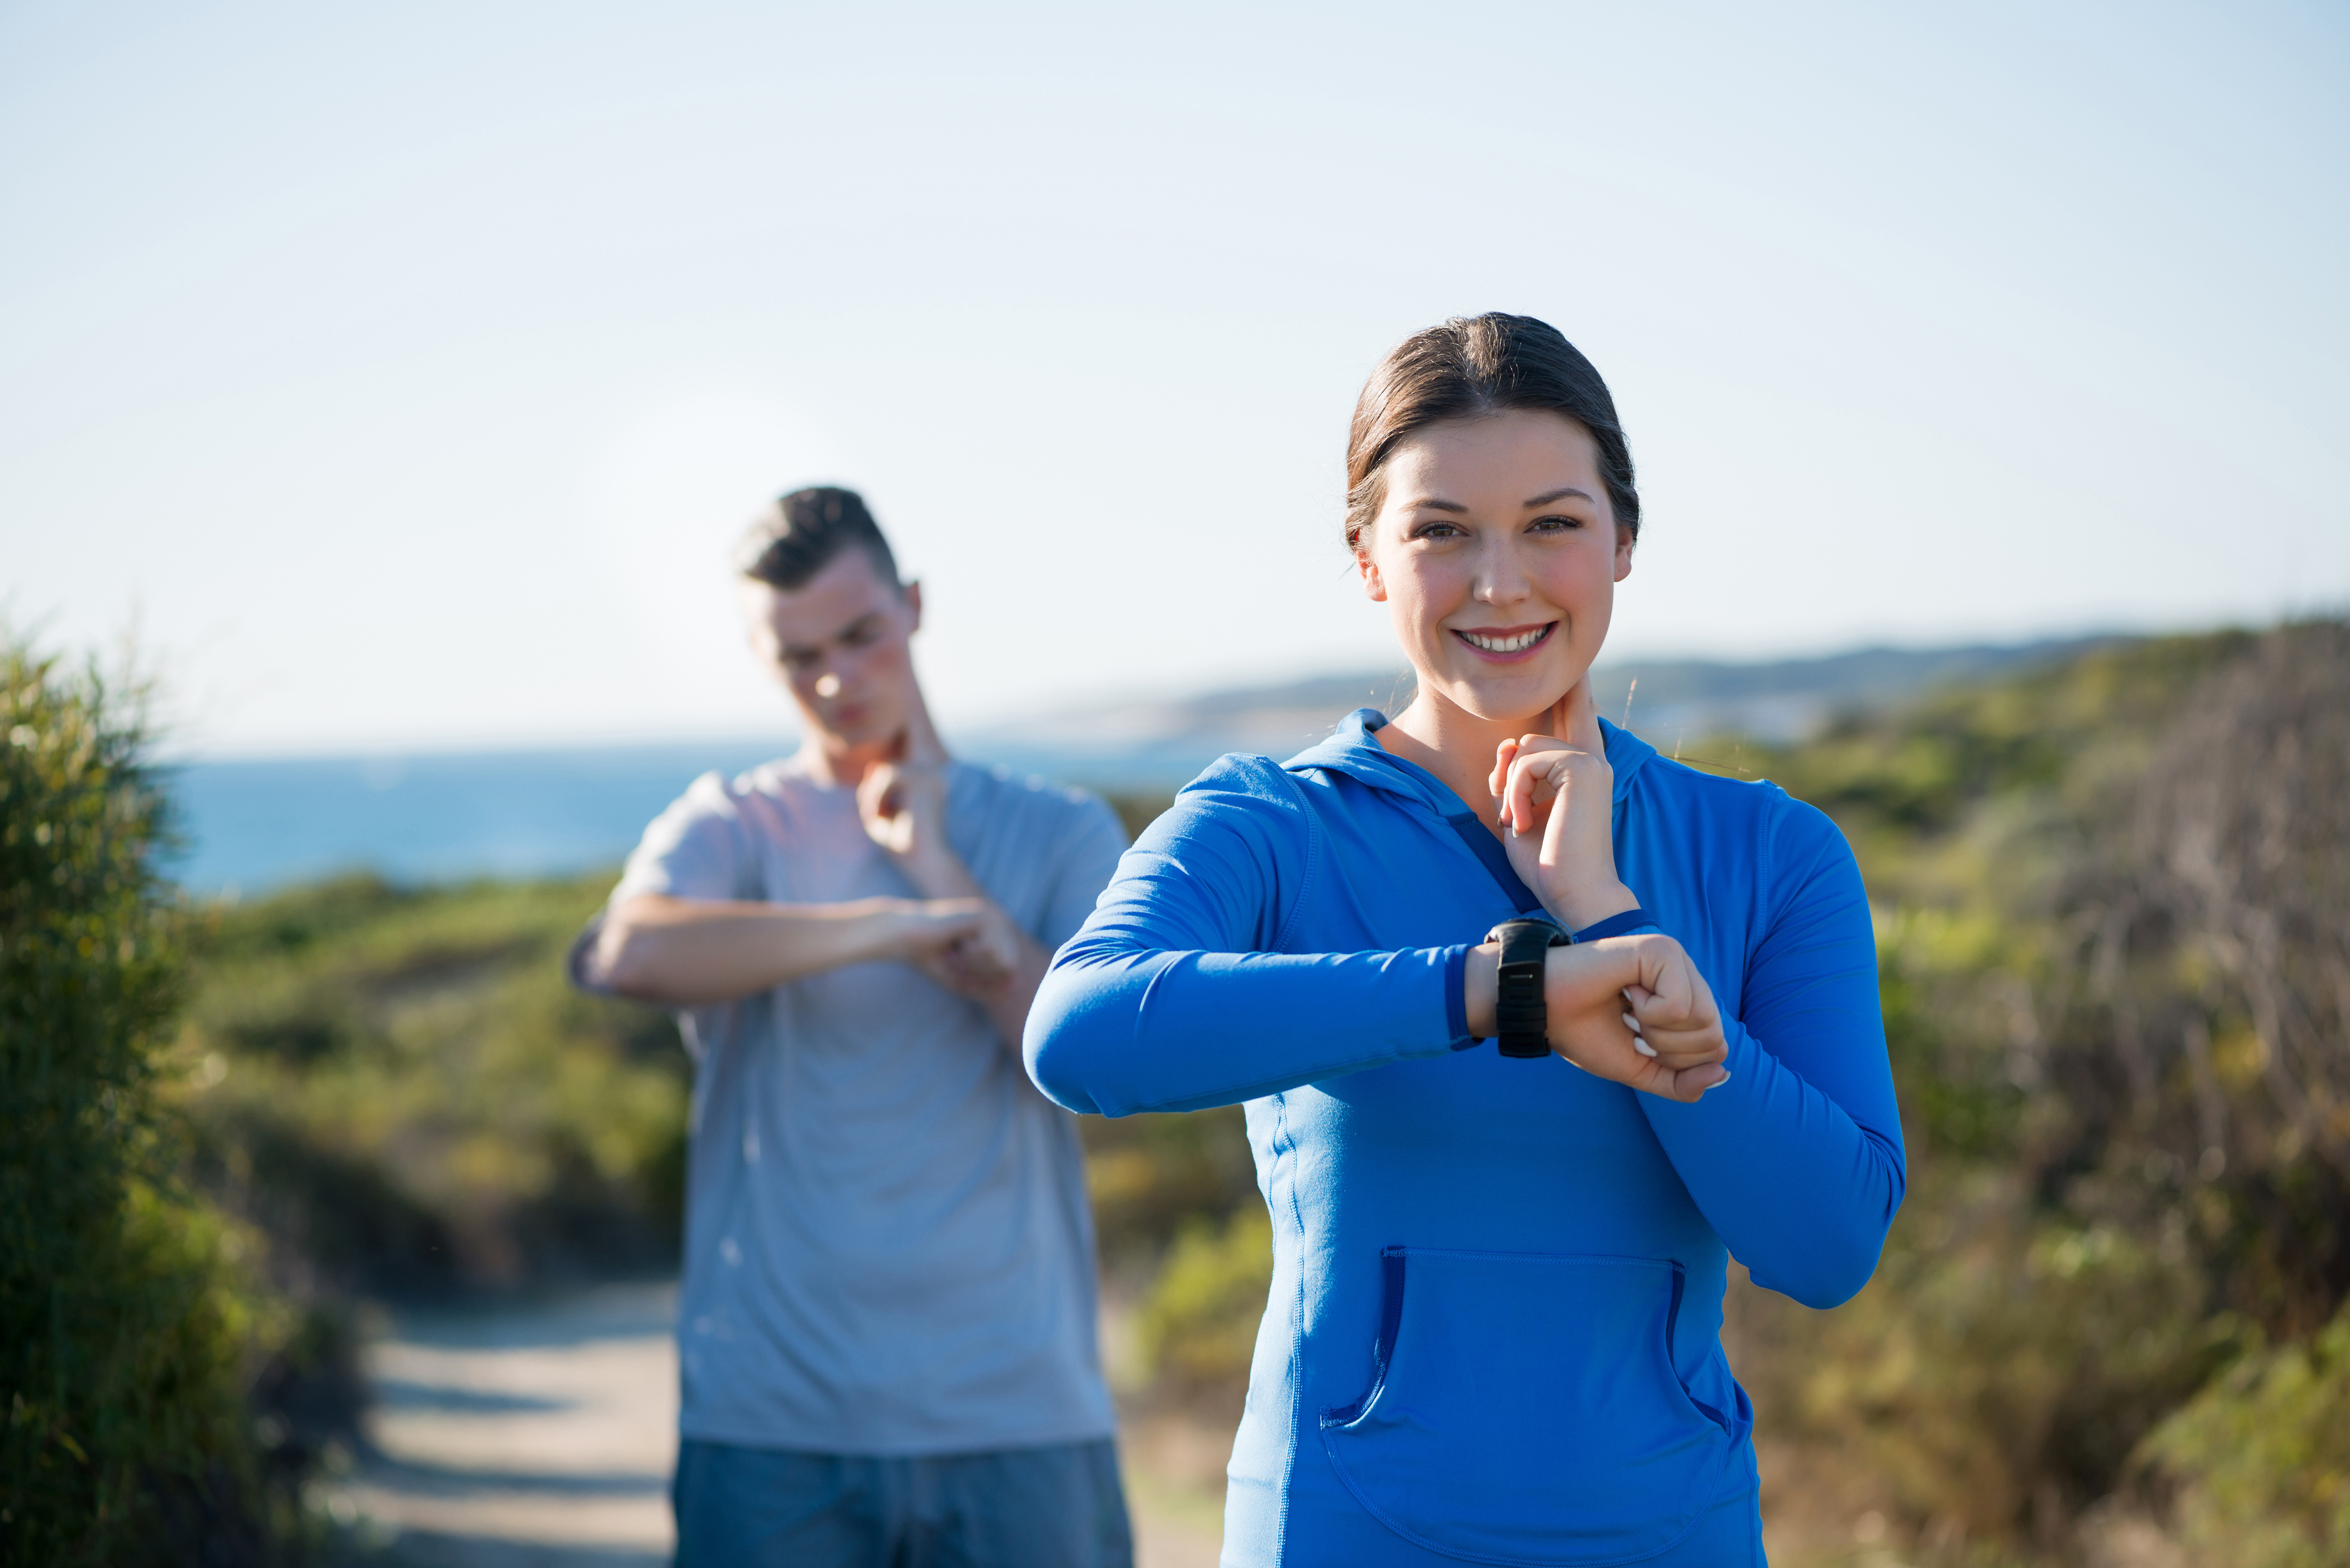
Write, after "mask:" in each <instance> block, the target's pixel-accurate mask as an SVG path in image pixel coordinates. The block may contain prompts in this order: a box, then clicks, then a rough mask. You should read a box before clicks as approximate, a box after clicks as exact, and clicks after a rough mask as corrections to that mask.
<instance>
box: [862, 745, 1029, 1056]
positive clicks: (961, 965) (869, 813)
mask: <svg viewBox="0 0 2350 1568" xmlns="http://www.w3.org/2000/svg"><path fill="white" fill-rule="evenodd" d="M902 751H903V755H902V756H901V757H900V758H899V760H898V761H896V762H889V763H879V764H877V765H876V766H875V767H873V768H872V769H871V770H870V771H869V772H868V773H867V774H866V775H865V777H864V778H863V779H862V780H861V781H859V783H858V788H857V813H858V816H859V817H860V818H861V819H862V820H863V821H864V824H865V831H866V834H867V836H869V837H870V838H871V839H872V840H873V842H874V843H876V844H878V845H879V846H881V848H882V850H883V852H884V853H886V854H887V855H888V856H889V858H890V859H891V860H893V861H895V862H896V863H897V866H898V869H899V870H900V871H902V872H904V873H905V876H906V880H908V881H909V882H911V883H912V884H913V885H914V888H915V890H916V891H918V892H920V894H921V895H922V896H923V897H924V898H928V899H931V900H932V901H933V902H940V901H944V902H951V903H953V904H955V905H956V906H958V907H962V906H966V905H972V904H975V905H977V906H978V907H979V910H980V919H979V923H978V925H977V927H976V929H973V930H972V931H971V932H969V933H968V934H966V935H963V936H961V937H958V938H956V939H955V940H953V941H952V942H951V944H950V945H949V946H948V947H947V948H946V949H945V950H943V953H942V955H941V966H940V969H939V970H937V971H931V972H932V978H933V979H937V980H939V981H941V983H943V984H945V985H947V986H949V987H951V989H953V990H955V991H957V992H961V993H962V994H963V995H964V996H967V997H969V998H971V999H972V1001H973V1002H978V1003H979V1004H980V1006H981V1007H982V1008H983V1009H985V1010H986V1012H987V1016H988V1018H989V1020H990V1021H991V1022H992V1023H994V1025H995V1032H996V1033H997V1034H998V1035H999V1036H1000V1037H1002V1039H1003V1047H1004V1049H1005V1050H1007V1051H1009V1052H1011V1053H1012V1054H1013V1055H1014V1056H1015V1057H1016V1056H1018V1055H1019V1054H1020V1037H1021V1035H1022V1034H1023V1033H1024V1032H1025V1031H1026V1029H1027V1027H1028V1008H1029V1006H1030V1004H1031V1003H1033V1002H1035V1000H1036V988H1037V986H1038V985H1040V984H1042V983H1043V982H1044V979H1045V970H1046V969H1047V968H1048V967H1050V966H1051V964H1052V961H1053V955H1052V954H1051V953H1049V952H1046V951H1045V949H1044V946H1043V944H1041V943H1039V942H1038V941H1037V940H1036V939H1035V938H1034V937H1032V936H1030V935H1029V934H1028V933H1027V932H1026V931H1024V930H1023V929H1021V927H1020V923H1019V922H1018V921H1017V920H1014V919H1013V918H1012V917H1011V916H1010V915H1008V914H1006V913H1005V912H1004V910H1003V906H1002V905H1000V904H998V903H997V902H996V901H995V900H994V899H993V898H990V897H989V896H988V892H987V889H986V888H983V887H981V886H980V885H979V879H978V878H977V877H973V876H972V874H971V868H970V867H967V866H965V865H964V864H963V863H962V857H961V856H959V855H957V854H956V853H955V852H954V846H952V845H951V844H950V843H948V842H947V830H946V805H947V777H946V762H947V754H946V749H945V748H944V747H943V746H941V745H940V744H939V739H938V735H937V733H936V732H934V731H933V730H932V729H931V722H930V716H929V714H928V713H927V712H926V711H922V710H920V709H919V708H918V709H917V710H916V711H915V714H914V721H913V723H912V724H911V726H910V728H909V730H908V732H907V735H906V739H905V742H904V744H903V747H902ZM941 971H942V972H941Z"/></svg>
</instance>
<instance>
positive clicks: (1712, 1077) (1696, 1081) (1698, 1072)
mask: <svg viewBox="0 0 2350 1568" xmlns="http://www.w3.org/2000/svg"><path fill="white" fill-rule="evenodd" d="M1728 1082H1730V1069H1729V1068H1727V1067H1684V1068H1682V1069H1681V1070H1680V1071H1679V1072H1678V1073H1675V1074H1674V1075H1673V1089H1672V1097H1673V1098H1674V1099H1677V1100H1679V1101H1680V1102H1682V1103H1683V1104H1684V1105H1694V1104H1696V1103H1697V1101H1698V1099H1699V1098H1700V1096H1703V1095H1704V1094H1705V1092H1706V1091H1707V1090H1708V1089H1718V1088H1720V1087H1721V1085H1724V1084H1727V1083H1728Z"/></svg>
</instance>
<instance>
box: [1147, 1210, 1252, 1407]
mask: <svg viewBox="0 0 2350 1568" xmlns="http://www.w3.org/2000/svg"><path fill="white" fill-rule="evenodd" d="M1272 1284H1273V1221H1272V1220H1271V1219H1270V1218H1268V1217H1267V1215H1266V1213H1265V1210H1264V1205H1263V1204H1262V1203H1252V1204H1249V1205H1247V1206H1245V1207H1243V1208H1242V1209H1241V1210H1238V1211H1237V1212H1235V1213H1233V1214H1232V1215H1231V1216H1229V1217H1228V1218H1226V1219H1225V1220H1222V1222H1221V1223H1219V1222H1215V1221H1211V1220H1205V1219H1195V1220H1191V1222H1189V1223H1188V1224H1186V1225H1185V1226H1184V1227H1183V1229H1182V1231H1180V1233H1179V1234H1178V1235H1177V1236H1176V1238H1175V1244H1174V1246H1173V1247H1172V1248H1171V1249H1170V1251H1169V1252H1168V1254H1167V1262H1166V1265H1165V1267H1163V1268H1162V1269H1161V1270H1160V1271H1159V1278H1158V1280H1157V1281H1156V1282H1154V1283H1153V1284H1152V1285H1151V1287H1150V1293H1149V1295H1147V1296H1146V1297H1144V1298H1143V1303H1142V1309H1141V1311H1140V1312H1139V1314H1136V1318H1135V1340H1136V1348H1137V1349H1138V1350H1139V1352H1140V1353H1141V1355H1142V1359H1143V1364H1144V1365H1145V1366H1151V1367H1154V1368H1156V1369H1157V1371H1158V1374H1159V1378H1160V1380H1161V1385H1162V1386H1164V1387H1165V1388H1167V1390H1168V1391H1169V1392H1170V1393H1173V1394H1175V1395H1177V1396H1179V1397H1198V1396H1201V1395H1211V1394H1219V1393H1226V1392H1229V1391H1232V1390H1235V1389H1238V1388H1240V1387H1242V1386H1245V1385H1246V1384H1247V1382H1248V1370H1249V1358H1250V1356H1251V1355H1252V1354H1253V1351H1254V1350H1255V1347H1256V1330H1257V1323H1258V1321H1259V1320H1260V1319H1261V1318H1263V1315H1264V1304H1265V1294H1266V1292H1267V1291H1268V1290H1269V1289H1270V1288H1271V1287H1272Z"/></svg>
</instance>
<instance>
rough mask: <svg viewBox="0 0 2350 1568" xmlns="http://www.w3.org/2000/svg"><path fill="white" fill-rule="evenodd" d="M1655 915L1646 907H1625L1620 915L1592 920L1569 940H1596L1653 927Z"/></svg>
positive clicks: (1655, 919) (1655, 921)
mask: <svg viewBox="0 0 2350 1568" xmlns="http://www.w3.org/2000/svg"><path fill="white" fill-rule="evenodd" d="M1656 923H1657V917H1656V916H1654V915H1652V914H1650V913H1648V910H1646V909H1627V910H1625V911H1624V912H1623V913H1622V914H1620V915H1610V916H1608V917H1607V919H1604V920H1594V921H1592V922H1591V924H1589V925H1587V926H1586V927H1584V928H1583V929H1581V930H1579V931H1576V932H1575V933H1574V934H1573V936H1572V938H1571V939H1570V940H1574V941H1577V942H1596V941H1597V940H1600V939H1601V938H1602V937H1620V936H1623V935H1625V934H1626V933H1627V932H1630V931H1637V930H1639V929H1643V928H1653V927H1654V926H1655V925H1656Z"/></svg>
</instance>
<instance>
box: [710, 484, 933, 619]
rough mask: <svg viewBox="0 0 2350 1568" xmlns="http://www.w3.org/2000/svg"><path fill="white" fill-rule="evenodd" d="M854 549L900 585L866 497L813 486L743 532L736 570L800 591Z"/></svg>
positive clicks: (736, 553)
mask: <svg viewBox="0 0 2350 1568" xmlns="http://www.w3.org/2000/svg"><path fill="white" fill-rule="evenodd" d="M850 545H856V546H857V547H858V548H859V549H861V550H863V551H864V552H865V553H866V555H868V556H870V557H871V558H872V561H873V569H874V571H875V572H877V573H878V574H879V576H880V578H881V580H882V581H883V582H885V583H888V584H889V586H890V587H899V581H898V557H897V556H893V555H891V554H890V553H889V540H887V539H884V538H883V537H882V536H881V529H880V525H879V524H877V523H875V522H874V521H873V514H872V513H870V512H868V511H867V510H866V509H865V498H864V497H863V496H861V495H859V494H858V493H857V492H855V491H854V490H843V489H841V488H840V487H839V486H838V485H834V484H817V485H811V486H810V487H809V488H807V489H806V490H795V491H793V492H792V493H790V494H789V495H786V496H785V497H784V498H783V499H781V500H780V501H777V502H776V503H775V505H774V506H773V507H771V508H769V509H768V510H767V511H764V512H762V513H761V514H759V515H758V517H757V518H756V519H755V520H754V522H753V523H752V524H751V525H750V526H749V527H748V528H746V529H744V530H743V537H742V540H741V542H740V543H738V544H737V545H735V546H734V569H735V570H736V571H738V572H741V573H742V574H743V576H746V577H748V578H750V579H751V580H752V581H754V582H759V583H765V584H767V585H768V586H770V587H778V588H782V589H784V590H785V592H795V591H797V590H798V589H801V588H804V587H806V586H807V584H808V579H809V578H811V577H813V576H816V574H817V573H818V572H821V571H823V570H824V569H825V567H827V566H830V565H832V558H833V557H834V556H837V555H839V554H840V553H841V551H843V550H845V549H847V548H848V547H849V546H850Z"/></svg>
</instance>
